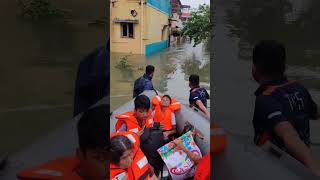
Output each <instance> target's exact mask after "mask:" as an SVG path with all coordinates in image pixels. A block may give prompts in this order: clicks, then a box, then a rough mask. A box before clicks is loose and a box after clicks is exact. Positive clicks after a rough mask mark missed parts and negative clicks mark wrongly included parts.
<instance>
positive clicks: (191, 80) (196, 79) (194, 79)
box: [189, 74, 200, 88]
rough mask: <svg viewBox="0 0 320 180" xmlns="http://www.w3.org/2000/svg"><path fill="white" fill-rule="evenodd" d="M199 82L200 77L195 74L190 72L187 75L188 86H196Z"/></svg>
mask: <svg viewBox="0 0 320 180" xmlns="http://www.w3.org/2000/svg"><path fill="white" fill-rule="evenodd" d="M199 83H200V77H199V76H198V75H196V74H191V75H190V76H189V87H190V88H196V87H199Z"/></svg>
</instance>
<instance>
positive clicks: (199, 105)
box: [196, 100, 210, 118]
mask: <svg viewBox="0 0 320 180" xmlns="http://www.w3.org/2000/svg"><path fill="white" fill-rule="evenodd" d="M196 104H197V105H198V107H199V109H200V110H201V111H202V112H203V113H204V114H205V115H207V116H208V117H209V118H210V112H209V111H208V110H207V108H206V107H205V106H204V105H203V103H202V101H201V100H197V101H196Z"/></svg>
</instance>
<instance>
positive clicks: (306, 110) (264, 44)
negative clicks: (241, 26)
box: [252, 40, 320, 176]
mask: <svg viewBox="0 0 320 180" xmlns="http://www.w3.org/2000/svg"><path fill="white" fill-rule="evenodd" d="M252 62H253V63H252V76H253V78H254V80H255V81H256V82H257V83H258V84H259V85H260V87H259V88H258V89H257V90H256V92H255V95H256V101H255V109H254V116H253V120H252V122H253V128H254V143H255V144H256V145H257V146H261V147H263V146H264V145H267V144H268V143H266V142H268V141H269V142H271V143H273V144H274V145H276V146H277V147H278V148H280V149H282V150H283V151H286V152H287V153H289V154H290V155H291V156H293V157H294V158H296V159H297V160H298V161H300V162H301V163H303V164H304V165H305V166H306V167H308V168H309V169H311V171H312V172H313V173H314V174H316V175H318V176H320V167H319V165H318V163H317V162H316V161H315V160H314V158H313V157H312V153H311V149H310V125H309V121H310V120H311V119H317V118H318V117H319V114H318V110H317V104H316V103H315V102H314V101H313V99H312V97H311V95H310V93H309V92H308V90H307V89H306V88H305V87H304V86H303V85H301V84H299V83H298V82H295V81H290V80H288V79H287V77H286V75H285V69H286V50H285V47H284V45H283V44H281V43H279V42H277V41H274V40H264V41H261V42H259V43H258V44H257V45H256V46H255V47H254V49H253V52H252Z"/></svg>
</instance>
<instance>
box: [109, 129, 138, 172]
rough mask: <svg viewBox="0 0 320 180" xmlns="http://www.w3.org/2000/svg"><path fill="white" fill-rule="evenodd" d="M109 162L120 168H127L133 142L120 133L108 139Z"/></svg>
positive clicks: (129, 164) (130, 158)
mask: <svg viewBox="0 0 320 180" xmlns="http://www.w3.org/2000/svg"><path fill="white" fill-rule="evenodd" d="M110 156H111V160H110V161H111V163H113V164H115V165H117V166H119V167H120V168H121V169H127V168H129V167H130V166H131V163H132V161H133V143H132V142H131V141H130V140H129V139H128V138H127V137H126V136H122V135H118V136H114V137H112V138H111V139H110Z"/></svg>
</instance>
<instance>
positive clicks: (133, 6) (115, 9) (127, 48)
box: [110, 0, 141, 54]
mask: <svg viewBox="0 0 320 180" xmlns="http://www.w3.org/2000/svg"><path fill="white" fill-rule="evenodd" d="M139 2H140V1H139V0H117V2H116V3H114V6H112V3H111V2H110V3H111V4H110V9H111V11H110V17H111V18H110V50H111V51H112V52H123V53H130V52H132V53H134V54H140V53H141V48H140V47H141V35H140V25H141V20H140V17H141V10H140V5H139ZM131 10H136V11H137V13H138V15H137V16H136V17H133V16H131V14H130V11H131ZM115 18H118V19H130V20H138V21H139V22H138V24H135V25H134V39H131V38H121V26H120V23H114V22H113V20H114V19H115Z"/></svg>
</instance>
